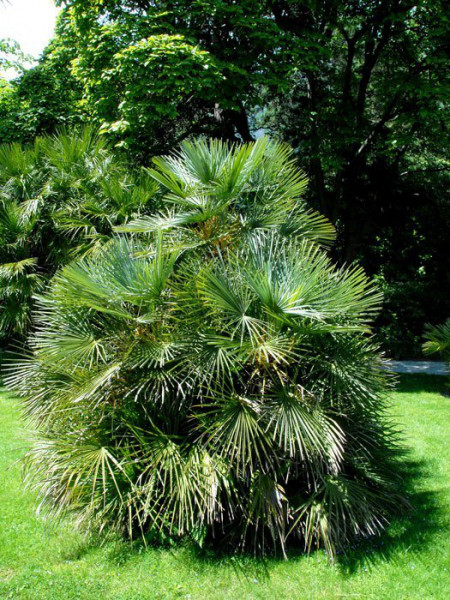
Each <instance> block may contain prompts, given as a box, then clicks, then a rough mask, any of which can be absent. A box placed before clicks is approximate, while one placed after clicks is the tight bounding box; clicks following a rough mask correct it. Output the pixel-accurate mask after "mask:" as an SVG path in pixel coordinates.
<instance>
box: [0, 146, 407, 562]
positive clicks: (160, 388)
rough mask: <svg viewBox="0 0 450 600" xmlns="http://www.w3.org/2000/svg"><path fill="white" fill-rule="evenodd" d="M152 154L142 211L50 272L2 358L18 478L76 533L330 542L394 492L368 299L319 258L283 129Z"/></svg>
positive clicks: (363, 527)
mask: <svg viewBox="0 0 450 600" xmlns="http://www.w3.org/2000/svg"><path fill="white" fill-rule="evenodd" d="M155 163H156V169H155V170H151V171H150V172H149V174H150V175H151V176H152V177H153V178H154V179H155V180H156V181H158V182H159V184H160V185H161V188H162V190H163V191H164V199H163V202H162V209H161V211H160V212H159V213H158V214H156V215H154V216H151V217H145V218H139V219H135V220H132V221H131V222H130V223H129V224H128V225H126V226H122V227H120V229H122V230H123V229H126V230H127V231H129V232H130V231H131V232H134V233H133V234H132V236H131V237H130V236H128V237H117V238H114V239H112V240H111V241H110V242H108V243H107V244H106V245H105V246H104V247H103V248H102V250H101V251H100V252H99V253H97V254H96V255H86V256H84V257H82V258H81V259H79V260H77V261H76V262H74V263H72V264H70V265H68V266H66V267H65V268H64V269H62V271H61V272H60V273H58V274H57V275H56V276H55V278H54V279H53V281H52V284H51V287H50V289H49V291H48V292H47V293H45V294H43V295H42V297H41V298H40V301H39V307H38V311H37V322H38V327H37V329H36V332H35V334H34V336H33V337H32V338H31V340H30V346H31V356H29V357H25V358H24V359H23V360H21V361H19V362H17V361H15V362H14V363H13V364H12V365H11V368H10V372H9V376H8V378H7V381H8V385H9V386H11V387H12V388H13V389H14V390H15V391H16V392H17V393H19V394H20V395H21V396H22V398H23V402H24V407H25V410H26V414H27V415H28V417H29V419H30V420H31V422H32V423H33V425H34V426H35V428H36V430H37V432H38V434H37V439H36V441H35V444H34V446H33V448H32V450H31V451H30V452H29V453H28V457H27V464H28V471H27V473H28V475H27V478H28V480H29V482H30V483H31V484H32V485H33V486H34V487H35V488H36V489H37V490H38V492H39V494H40V497H41V500H42V506H44V507H46V508H47V509H48V510H49V511H50V513H51V514H53V515H59V514H63V513H65V512H67V511H72V513H73V514H74V515H75V516H76V519H77V522H78V524H79V525H80V526H83V527H86V528H87V529H94V530H98V531H103V532H106V531H111V530H114V531H120V532H122V533H124V534H126V535H128V536H130V537H133V536H135V535H137V534H141V535H142V536H143V537H144V539H147V538H148V537H149V536H150V537H151V538H152V539H155V536H157V535H159V534H163V535H165V536H167V535H169V536H173V537H181V536H186V535H188V536H191V537H193V538H195V539H198V537H199V536H206V538H207V539H209V540H211V541H215V542H222V543H225V544H228V545H230V547H233V548H236V547H240V548H253V550H254V551H255V552H264V550H265V549H266V548H267V546H268V545H269V544H270V545H272V546H273V547H274V548H279V549H281V551H282V552H283V553H285V552H286V548H287V544H288V541H289V539H291V538H295V537H297V538H300V539H301V540H303V543H304V544H305V547H306V548H307V549H308V550H312V549H313V548H315V547H316V546H320V545H323V546H325V548H326V549H327V550H328V552H329V553H330V555H331V556H334V554H335V552H336V550H337V549H339V548H341V547H343V546H345V544H347V543H348V542H349V541H350V540H352V539H354V538H355V537H358V536H367V535H372V534H375V533H377V532H379V531H380V530H381V529H382V528H383V527H384V525H385V524H386V523H387V519H388V516H389V514H390V513H391V512H392V510H393V509H394V508H396V507H397V506H398V504H399V502H400V500H399V498H400V496H399V495H398V493H397V480H396V477H395V469H394V470H393V469H392V466H393V464H394V463H393V457H394V456H395V455H396V453H397V451H398V450H397V445H396V441H395V439H394V438H393V434H392V433H391V430H390V429H389V427H387V425H386V423H385V419H384V409H385V402H386V394H387V393H388V391H389V389H390V377H389V374H388V373H387V372H386V370H385V369H384V368H383V360H382V357H381V355H380V352H379V350H378V348H377V347H376V345H375V343H374V342H373V339H372V336H371V332H370V323H371V321H372V319H373V316H374V314H376V311H377V310H378V308H379V305H380V301H381V298H380V294H379V292H378V291H377V290H376V289H375V288H374V287H373V286H372V284H371V283H370V282H369V281H368V279H367V278H366V276H365V275H364V273H363V272H362V270H361V269H359V268H353V267H350V268H345V267H342V268H337V267H336V266H334V265H333V264H332V262H331V261H330V259H329V258H328V256H327V254H326V252H325V250H324V248H323V245H327V244H329V243H330V242H331V240H332V237H333V230H332V227H331V225H330V224H329V223H328V222H327V221H326V220H325V219H324V218H322V217H321V216H319V215H317V214H315V213H313V212H311V211H310V210H309V209H307V207H306V206H305V205H304V203H303V201H302V200H301V195H302V192H303V191H304V189H305V186H306V178H305V176H304V175H303V174H302V173H301V172H299V171H298V170H297V169H296V166H295V163H294V161H293V157H292V154H291V151H290V149H289V148H288V147H287V146H285V145H284V144H280V143H276V142H269V141H268V140H260V141H258V142H256V143H253V144H247V145H243V146H233V145H232V146H230V145H226V144H223V143H221V142H216V141H211V142H206V141H201V140H200V141H197V142H192V143H188V142H186V143H185V144H184V145H183V146H182V148H181V150H180V151H179V152H178V153H175V154H173V155H171V156H169V157H164V158H159V159H156V160H155Z"/></svg>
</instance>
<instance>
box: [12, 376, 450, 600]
mask: <svg viewBox="0 0 450 600" xmlns="http://www.w3.org/2000/svg"><path fill="white" fill-rule="evenodd" d="M444 389H445V387H444V380H443V378H441V377H431V376H427V375H414V376H404V377H403V379H402V380H401V384H400V386H399V388H398V390H397V392H395V394H394V395H393V403H392V409H391V412H392V416H393V417H394V419H395V420H396V422H397V423H399V425H400V427H401V428H402V430H403V432H404V437H405V441H406V443H407V445H408V447H409V448H410V451H409V454H408V457H407V463H406V465H405V474H406V475H405V485H406V486H407V487H408V488H409V492H410V501H411V503H412V505H413V507H414V510H413V511H412V512H411V513H409V514H407V515H405V516H404V517H402V518H401V519H398V520H397V521H395V522H394V523H392V525H391V526H390V528H389V530H388V531H387V533H386V534H385V535H384V536H383V537H382V538H381V539H377V540H374V541H371V542H367V543H365V544H362V545H361V546H360V547H358V548H356V549H353V550H351V551H350V553H349V554H348V555H347V556H346V557H341V559H340V560H339V562H338V563H337V564H336V565H329V564H328V562H327V559H326V556H325V555H324V553H323V552H317V553H315V554H314V555H312V556H311V557H310V558H307V557H306V556H304V555H300V554H297V555H291V556H290V560H289V561H288V562H285V561H283V560H281V559H275V558H271V559H267V560H265V561H262V560H254V559H251V558H242V557H238V558H236V557H225V558H224V557H222V558H219V557H217V556H215V555H213V554H209V553H203V552H201V551H199V550H196V549H195V548H193V547H188V546H183V547H175V548H172V549H164V550H161V549H155V548H149V549H145V548H143V547H142V546H141V545H139V544H134V545H133V546H131V545H130V544H127V543H125V542H122V541H120V540H116V541H110V542H108V543H106V544H104V545H102V546H101V545H99V544H98V543H96V542H95V541H94V540H86V539H85V538H83V536H82V535H81V534H79V533H77V532H76V531H74V530H73V528H72V527H71V526H70V523H69V522H64V523H61V524H59V525H57V526H51V525H49V524H48V523H45V522H44V521H43V520H42V519H41V518H39V517H37V516H36V515H35V507H36V504H35V498H34V496H33V495H32V494H30V493H29V492H26V491H24V489H23V486H22V483H21V475H20V465H18V464H17V463H15V461H16V460H17V459H18V458H20V456H22V455H23V453H24V451H25V448H26V445H27V431H26V428H25V425H24V424H23V422H22V421H21V419H20V413H19V407H18V404H17V401H16V400H15V399H14V398H13V397H12V396H11V395H9V394H8V393H6V392H5V391H3V392H2V393H1V394H0V598H1V599H2V600H3V599H7V598H14V599H15V598H20V599H22V598H23V599H28V598H29V599H33V600H35V599H45V600H49V599H51V600H57V599H64V600H69V599H92V600H93V599H96V600H97V599H101V600H106V599H108V600H109V599H114V600H119V599H121V600H134V599H136V600H137V599H139V600H141V599H145V598H151V599H154V598H155V599H156V598H191V599H197V598H214V599H221V598H232V599H239V600H243V599H245V598H252V599H253V598H277V599H278V598H279V599H291V598H292V599H294V598H299V599H300V598H301V599H318V598H327V599H328V598H374V599H375V598H376V599H377V600H379V599H383V598H386V599H388V598H389V599H391V600H392V599H395V600H397V599H402V598H405V599H410V598H420V599H421V600H425V599H428V598H433V599H435V598H442V599H444V598H448V597H450V535H449V532H450V434H449V424H450V398H449V397H448V396H444V395H442V394H441V391H443V390H444Z"/></svg>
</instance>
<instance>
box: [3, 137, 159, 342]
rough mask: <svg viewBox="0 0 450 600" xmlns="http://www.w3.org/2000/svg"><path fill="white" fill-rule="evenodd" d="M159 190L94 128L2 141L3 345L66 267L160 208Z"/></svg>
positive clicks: (16, 333)
mask: <svg viewBox="0 0 450 600" xmlns="http://www.w3.org/2000/svg"><path fill="white" fill-rule="evenodd" d="M156 189H157V185H156V184H155V182H154V180H153V179H151V178H150V177H149V176H147V175H145V174H139V173H137V174H135V173H133V172H132V171H130V169H129V168H127V166H126V165H125V164H124V163H123V162H122V161H120V160H118V159H117V158H115V157H113V156H112V154H111V152H110V151H109V150H108V148H107V146H106V144H105V141H104V140H103V139H102V138H100V137H98V136H97V135H96V134H95V132H94V131H93V130H91V129H89V128H85V129H83V130H80V131H79V132H72V133H71V134H67V133H60V134H58V135H55V136H48V137H44V138H37V139H36V141H35V143H34V145H33V146H30V147H26V146H22V145H20V144H17V143H15V144H11V145H3V146H1V147H0V344H1V343H2V341H3V342H6V341H9V340H10V339H11V338H14V337H16V338H17V337H18V336H19V337H20V336H22V335H23V334H24V333H26V331H27V329H28V328H29V326H30V318H31V307H32V305H33V295H34V294H35V293H36V292H38V291H41V290H42V288H43V286H44V285H45V282H46V281H48V279H49V277H50V276H51V275H53V274H54V272H55V270H56V269H57V268H58V267H59V266H61V265H63V264H66V263H67V262H69V261H70V260H72V259H73V258H74V257H75V256H77V255H83V254H85V253H89V252H95V250H96V249H97V248H98V247H99V246H101V244H102V243H103V242H104V240H105V239H106V238H107V237H108V236H110V235H111V233H112V227H113V226H114V225H118V224H121V223H125V222H126V221H127V219H128V218H129V217H131V216H136V215H137V214H140V212H141V211H143V210H146V209H147V208H148V206H149V205H151V206H152V208H153V204H152V201H153V198H154V194H155V191H156Z"/></svg>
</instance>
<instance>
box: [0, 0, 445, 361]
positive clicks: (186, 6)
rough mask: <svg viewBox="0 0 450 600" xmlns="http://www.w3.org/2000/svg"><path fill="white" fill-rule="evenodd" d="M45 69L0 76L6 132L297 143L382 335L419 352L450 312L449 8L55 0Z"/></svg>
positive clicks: (396, 346)
mask: <svg viewBox="0 0 450 600" xmlns="http://www.w3.org/2000/svg"><path fill="white" fill-rule="evenodd" d="M59 4H60V5H61V6H62V11H61V13H60V16H59V20H58V25H57V31H56V35H55V37H54V39H53V40H52V41H51V42H50V44H49V46H48V47H47V49H46V50H45V52H44V54H43V56H42V58H41V60H40V62H39V64H38V65H37V66H36V67H35V68H33V69H30V70H27V71H25V72H24V73H23V75H21V76H20V77H19V78H18V79H17V80H16V81H14V82H12V83H6V82H3V83H2V85H1V86H0V141H2V142H12V141H21V142H28V141H32V140H33V139H34V138H35V137H36V135H41V134H43V133H51V132H54V131H55V130H57V129H58V128H60V127H61V126H70V125H73V124H77V123H83V122H89V123H95V124H96V125H97V126H98V127H99V128H100V131H101V133H102V134H104V136H105V137H106V138H108V139H109V140H110V142H111V144H112V145H113V146H114V147H115V148H116V149H117V152H118V153H122V152H123V153H125V155H126V159H127V160H129V161H130V162H132V163H134V164H147V163H148V161H149V158H150V157H151V156H153V155H155V154H159V153H161V152H165V151H167V150H168V149H169V148H171V147H173V146H174V145H176V144H178V143H179V142H180V141H181V140H183V139H184V138H186V137H189V136H192V135H199V134H205V135H210V136H216V137H220V138H223V139H227V140H236V139H240V140H244V141H248V140H251V139H252V138H253V137H255V136H257V135H258V134H259V133H260V132H261V130H263V131H265V132H267V133H269V134H270V135H271V136H274V137H279V138H282V139H284V140H286V141H288V142H289V143H290V144H291V145H292V146H293V147H294V148H295V151H296V156H297V159H298V162H299V164H300V166H301V167H302V168H303V169H304V170H305V171H306V172H307V173H308V175H309V176H310V178H311V184H310V189H309V195H310V202H312V203H313V204H315V206H316V207H317V208H318V209H319V210H320V211H321V212H323V213H324V214H325V215H326V216H327V217H329V218H330V219H331V220H332V221H333V223H334V224H335V226H336V228H337V230H338V242H337V245H336V248H335V254H336V258H338V259H339V260H341V261H346V262H352V261H355V260H356V261H359V262H360V263H361V264H362V265H363V266H364V267H365V268H366V269H367V270H368V272H369V273H370V274H371V275H374V276H375V277H376V278H377V279H378V280H379V282H380V284H381V286H382V288H383V291H384V293H385V305H384V310H383V311H382V313H381V315H380V317H379V319H378V331H379V334H380V337H381V339H382V340H383V342H384V344H385V347H386V349H387V350H388V351H389V352H390V353H391V354H392V355H397V356H412V355H414V354H416V353H420V341H421V336H422V331H423V325H424V323H425V322H426V321H428V320H432V321H433V322H440V321H443V320H444V319H445V318H446V316H447V315H448V313H449V312H450V311H449V303H448V294H446V289H448V284H449V283H450V281H449V266H450V265H449V259H448V252H447V251H446V243H447V239H448V223H449V217H450V204H449V202H448V199H447V198H446V196H445V191H446V187H447V184H448V179H449V171H448V168H449V162H448V159H447V158H446V155H445V150H446V147H447V145H448V117H447V108H448V95H449V89H450V88H449V82H448V74H447V72H446V63H447V58H448V42H447V39H448V22H449V18H448V12H446V7H445V4H444V3H443V2H441V1H440V0H436V1H434V2H427V1H425V0H421V1H419V2H412V1H409V0H405V1H402V0H374V1H370V0H369V1H361V0H354V1H353V0H351V1H348V2H342V1H338V0H327V1H325V0H322V1H320V0H285V1H284V0H281V1H274V0H267V1H264V0H262V1H260V0H241V1H239V2H235V1H232V0H177V1H152V0H125V1H120V0H101V1H100V0H89V1H88V0H71V1H60V2H59Z"/></svg>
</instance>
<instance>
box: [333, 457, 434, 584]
mask: <svg viewBox="0 0 450 600" xmlns="http://www.w3.org/2000/svg"><path fill="white" fill-rule="evenodd" d="M402 471H403V480H404V483H405V485H404V489H405V492H406V494H407V497H408V500H409V502H410V504H411V508H410V509H409V510H407V511H405V513H404V514H402V515H401V516H399V517H395V518H393V519H392V521H391V523H390V525H389V526H388V528H387V529H386V531H385V532H384V533H382V534H381V535H380V536H377V537H374V538H371V539H368V540H362V541H360V542H359V543H358V544H356V545H355V546H354V547H352V548H350V549H349V550H347V552H346V553H345V554H342V555H341V556H339V558H338V565H339V567H340V569H341V571H342V572H343V573H345V574H348V575H351V574H353V573H356V572H358V571H361V569H363V570H368V571H369V570H371V569H372V568H373V567H375V566H377V565H378V564H379V563H381V562H394V563H395V562H396V561H397V560H400V559H401V557H403V556H404V554H405V553H411V554H417V553H421V552H423V551H424V550H425V549H426V548H427V547H428V546H430V545H431V544H433V543H434V542H435V540H434V536H435V534H436V533H438V532H441V531H442V528H443V525H442V524H441V523H440V517H441V516H443V509H442V508H441V506H440V503H439V493H436V492H434V491H433V492H431V491H427V490H417V489H415V488H416V486H417V484H418V483H419V482H420V480H421V479H425V478H426V477H427V476H429V464H428V463H427V462H425V461H423V462H418V461H412V460H409V461H404V462H403V463H402Z"/></svg>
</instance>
